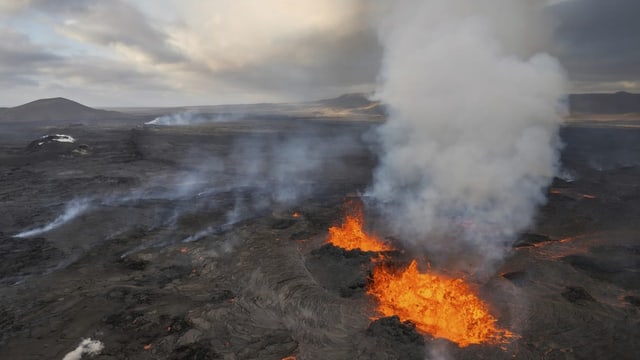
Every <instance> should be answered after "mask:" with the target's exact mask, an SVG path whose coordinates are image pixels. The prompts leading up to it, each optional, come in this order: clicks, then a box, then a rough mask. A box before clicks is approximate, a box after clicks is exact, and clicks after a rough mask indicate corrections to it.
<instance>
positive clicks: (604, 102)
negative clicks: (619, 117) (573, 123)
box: [569, 91, 640, 115]
mask: <svg viewBox="0 0 640 360" xmlns="http://www.w3.org/2000/svg"><path fill="white" fill-rule="evenodd" d="M569 108H570V109H571V114H572V115H575V114H628V113H640V94H631V93H628V92H624V91H620V92H617V93H613V94H571V95H569Z"/></svg>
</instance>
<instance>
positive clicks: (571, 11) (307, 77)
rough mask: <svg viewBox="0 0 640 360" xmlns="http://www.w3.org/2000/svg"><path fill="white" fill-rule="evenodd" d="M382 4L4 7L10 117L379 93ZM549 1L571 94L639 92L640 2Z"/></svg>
mask: <svg viewBox="0 0 640 360" xmlns="http://www.w3.org/2000/svg"><path fill="white" fill-rule="evenodd" d="M382 1H383V0H380V1H369V0H213V1H197V0H0V106H16V105H19V104H22V103H26V102H29V101H32V100H35V99H38V98H47V97H57V96H61V97H66V98H69V99H73V100H75V101H79V102H81V103H84V104H87V105H90V106H99V107H108V106H179V105H214V104H224V103H256V102H287V101H302V100H311V99H319V98H328V97H333V96H337V95H340V94H343V93H348V92H370V91H373V90H374V89H375V85H376V81H377V76H378V72H379V69H380V65H381V59H382V47H381V46H380V44H379V42H378V34H377V31H378V27H377V24H376V22H377V21H378V20H376V19H379V18H380V13H379V12H380V8H381V7H379V6H376V5H377V4H380V3H382ZM521 1H549V3H550V4H549V5H548V6H547V13H548V17H549V28H550V29H551V30H550V34H549V38H550V40H549V41H548V42H547V43H545V49H544V50H545V51H548V52H549V53H551V54H552V55H554V56H557V57H558V58H559V60H560V62H561V63H562V65H563V66H564V67H565V69H566V71H567V73H568V75H569V79H570V80H571V91H572V92H609V91H620V90H625V91H630V92H640V42H638V41H637V39H638V36H640V22H639V21H637V20H636V19H635V17H636V16H637V14H640V1H637V0H606V1H603V0H521Z"/></svg>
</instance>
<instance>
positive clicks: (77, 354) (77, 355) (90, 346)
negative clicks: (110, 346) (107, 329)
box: [62, 338, 104, 360]
mask: <svg viewBox="0 0 640 360" xmlns="http://www.w3.org/2000/svg"><path fill="white" fill-rule="evenodd" d="M102 349H104V344H103V343H102V342H101V341H99V340H91V338H89V339H82V341H81V342H80V345H78V347H77V348H75V349H74V350H73V351H71V352H70V353H67V355H65V356H64V357H63V358H62V360H80V359H82V355H85V354H86V355H89V356H95V355H98V354H100V352H101V351H102Z"/></svg>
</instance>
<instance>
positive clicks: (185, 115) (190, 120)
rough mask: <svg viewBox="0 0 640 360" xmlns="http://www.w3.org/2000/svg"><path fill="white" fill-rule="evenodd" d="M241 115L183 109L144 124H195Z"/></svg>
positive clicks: (225, 119)
mask: <svg viewBox="0 0 640 360" xmlns="http://www.w3.org/2000/svg"><path fill="white" fill-rule="evenodd" d="M243 116H244V115H243V114H237V113H221V114H201V113H196V112H191V111H184V112H180V113H176V114H170V115H163V116H159V117H157V118H155V119H153V120H151V121H148V122H146V123H145V124H147V125H160V126H184V125H197V124H205V123H213V122H225V121H235V120H239V119H241V118H242V117H243Z"/></svg>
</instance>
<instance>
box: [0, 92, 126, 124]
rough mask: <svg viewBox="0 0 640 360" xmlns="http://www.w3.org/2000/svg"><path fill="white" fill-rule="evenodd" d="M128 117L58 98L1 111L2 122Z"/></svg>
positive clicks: (73, 120)
mask: <svg viewBox="0 0 640 360" xmlns="http://www.w3.org/2000/svg"><path fill="white" fill-rule="evenodd" d="M123 116H126V115H124V114H122V113H119V112H117V111H106V110H98V109H94V108H90V107H88V106H85V105H82V104H80V103H77V102H75V101H72V100H69V99H65V98H61V97H57V98H51V99H40V100H36V101H32V102H30V103H26V104H24V105H20V106H16V107H12V108H5V109H2V110H0V121H4V122H35V121H65V122H76V121H92V120H108V119H117V118H122V117H123Z"/></svg>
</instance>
